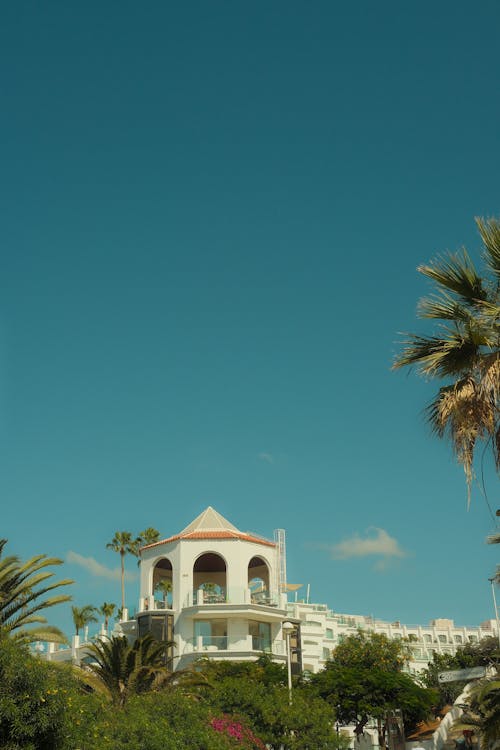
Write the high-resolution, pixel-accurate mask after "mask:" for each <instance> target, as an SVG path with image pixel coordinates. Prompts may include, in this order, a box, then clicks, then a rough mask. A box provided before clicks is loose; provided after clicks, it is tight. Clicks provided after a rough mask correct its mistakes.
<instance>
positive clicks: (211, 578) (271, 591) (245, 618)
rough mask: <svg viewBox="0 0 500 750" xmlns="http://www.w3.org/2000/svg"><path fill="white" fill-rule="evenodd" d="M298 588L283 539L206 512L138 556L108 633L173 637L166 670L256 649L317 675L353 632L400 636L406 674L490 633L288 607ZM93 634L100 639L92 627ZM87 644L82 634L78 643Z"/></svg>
mask: <svg viewBox="0 0 500 750" xmlns="http://www.w3.org/2000/svg"><path fill="white" fill-rule="evenodd" d="M297 588H299V587H294V586H290V585H289V584H287V580H286V549H285V533H284V531H283V530H282V529H278V530H276V531H275V532H274V536H273V539H272V540H271V539H265V538H264V537H261V536H258V535H256V534H253V533H246V532H242V531H240V530H239V529H237V528H236V526H234V525H233V524H232V523H231V522H230V521H228V520H227V519H226V518H224V517H223V516H221V515H220V514H219V513H217V511H216V510H214V509H213V508H211V507H208V508H207V509H206V510H204V511H203V513H201V514H200V515H199V516H198V517H197V518H195V519H194V521H192V522H191V523H190V524H189V525H188V526H186V528H185V529H184V530H183V531H181V532H179V533H178V534H174V535H173V536H170V537H168V538H167V539H163V540H162V541H159V542H156V543H154V544H150V545H147V546H145V547H143V548H142V549H141V551H140V591H139V604H138V609H137V611H136V613H135V615H134V616H133V617H132V618H130V619H129V618H128V614H127V613H126V612H125V613H124V618H123V621H122V622H120V623H118V624H117V625H116V626H115V630H114V634H125V635H127V636H128V637H129V638H131V639H132V638H136V637H138V636H142V635H144V634H146V633H152V634H153V635H154V636H155V637H157V638H159V639H163V640H168V641H173V642H174V643H175V647H174V648H173V649H172V653H171V656H172V660H173V665H174V668H175V669H183V668H184V667H186V666H187V665H188V664H189V663H191V662H192V661H194V660H195V659H196V658H198V657H200V656H203V657H207V658H210V659H229V660H249V659H257V658H258V657H259V656H260V655H261V654H262V653H263V652H265V653H268V654H269V655H270V656H271V657H272V658H273V659H274V660H276V661H278V662H283V663H286V662H287V638H288V639H289V646H290V660H291V668H292V672H294V673H300V672H302V670H307V671H309V672H312V673H314V672H318V671H319V670H320V669H322V668H323V667H324V665H325V663H326V661H327V659H329V658H330V656H331V654H332V650H333V649H334V648H335V647H336V645H337V644H338V643H340V642H341V641H342V639H343V638H345V637H346V636H348V635H350V634H352V633H356V632H357V631H358V630H360V629H361V630H365V631H373V632H376V633H384V634H385V635H387V636H388V637H389V638H409V639H410V641H411V650H412V653H413V659H412V661H411V663H410V664H409V666H408V669H409V671H410V672H412V673H415V672H418V671H421V670H422V669H424V668H425V667H426V666H427V664H428V662H429V661H430V660H431V659H432V654H433V652H434V651H438V652H439V653H455V651H456V649H457V647H459V646H461V645H464V644H465V643H474V642H477V641H479V640H481V639H483V638H485V637H487V636H496V637H497V638H498V637H499V635H498V625H497V623H496V621H495V620H488V621H487V622H484V623H482V624H481V625H480V626H479V627H473V628H470V627H457V626H455V625H454V623H453V621H452V620H447V619H437V620H433V621H432V622H431V623H430V624H429V625H428V626H422V625H402V624H401V623H400V622H392V623H389V622H384V621H382V620H376V619H374V618H372V617H368V616H364V615H350V614H339V613H337V612H334V611H332V610H331V609H329V608H328V606H327V605H326V604H310V603H309V602H307V601H303V600H302V601H300V600H298V592H297V591H295V601H292V602H289V601H288V594H289V592H290V591H293V590H295V589H297ZM100 635H101V636H105V633H104V632H103V629H101V634H100ZM86 640H87V638H85V637H84V641H86ZM84 657H85V642H84V643H82V644H80V642H79V639H78V638H77V637H74V638H73V646H72V649H71V650H70V649H65V650H61V649H59V650H55V647H54V646H53V645H52V646H50V647H49V653H48V654H47V658H49V659H51V660H61V661H62V660H67V659H73V660H75V661H78V660H81V659H82V658H84Z"/></svg>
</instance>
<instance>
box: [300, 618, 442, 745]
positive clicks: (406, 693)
mask: <svg viewBox="0 0 500 750" xmlns="http://www.w3.org/2000/svg"><path fill="white" fill-rule="evenodd" d="M408 657H409V651H408V644H407V642H405V641H403V640H390V639H389V638H387V637H386V636H385V635H382V634H379V633H364V632H362V631H360V632H358V633H356V634H355V635H351V636H348V637H347V638H346V639H345V640H344V641H343V642H342V643H340V644H339V645H338V646H337V648H336V649H335V650H334V652H333V657H332V659H330V660H329V661H328V662H327V664H326V667H325V669H323V670H322V671H321V672H319V673H318V674H315V675H313V676H312V678H311V689H312V690H313V691H314V692H315V693H316V694H317V695H318V696H320V697H321V698H323V699H324V700H326V701H328V702H329V703H330V704H331V705H332V706H336V707H337V718H338V720H339V721H340V723H341V724H349V723H353V724H355V733H356V734H357V735H358V736H359V735H360V734H362V732H363V730H364V728H365V727H366V725H367V723H368V720H369V719H370V718H374V719H376V721H377V727H378V734H379V745H380V746H381V747H385V735H386V731H387V727H386V719H387V714H388V712H391V711H394V710H395V709H401V710H402V712H403V717H404V721H405V726H406V728H407V729H408V728H410V727H412V726H414V725H416V724H417V723H418V722H419V721H421V720H423V719H425V718H426V717H427V716H428V715H429V713H430V711H431V708H432V706H433V704H434V703H435V701H436V695H435V693H434V691H432V690H429V689H426V688H422V687H420V686H419V685H417V683H416V682H415V681H414V680H413V679H412V678H411V677H410V676H409V675H408V674H406V673H404V672H402V668H403V666H404V665H405V663H406V662H407V660H408Z"/></svg>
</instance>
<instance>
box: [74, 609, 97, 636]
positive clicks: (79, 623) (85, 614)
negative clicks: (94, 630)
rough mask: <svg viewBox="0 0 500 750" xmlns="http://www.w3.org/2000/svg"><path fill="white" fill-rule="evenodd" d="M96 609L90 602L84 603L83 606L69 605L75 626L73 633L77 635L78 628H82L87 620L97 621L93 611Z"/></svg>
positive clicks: (87, 622)
mask: <svg viewBox="0 0 500 750" xmlns="http://www.w3.org/2000/svg"><path fill="white" fill-rule="evenodd" d="M96 612H97V609H96V608H95V607H93V606H92V605H91V604H85V605H84V606H83V607H75V606H73V607H71V615H72V617H73V624H74V626H75V634H76V635H79V633H80V628H84V627H85V626H86V625H88V624H89V622H97V617H96V616H95V613H96Z"/></svg>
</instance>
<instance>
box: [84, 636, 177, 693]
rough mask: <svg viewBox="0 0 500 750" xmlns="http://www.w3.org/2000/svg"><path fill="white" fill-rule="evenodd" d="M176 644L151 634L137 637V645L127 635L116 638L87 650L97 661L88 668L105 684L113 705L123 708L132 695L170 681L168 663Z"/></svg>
mask: <svg viewBox="0 0 500 750" xmlns="http://www.w3.org/2000/svg"><path fill="white" fill-rule="evenodd" d="M172 645H173V644H171V643H168V642H160V641H156V640H155V639H154V638H153V637H152V636H151V635H149V634H148V635H145V636H144V637H143V638H137V640H136V641H135V642H134V644H133V645H130V644H129V642H128V639H127V638H126V637H125V636H119V637H116V636H113V637H111V638H110V639H107V640H105V641H96V642H95V643H92V644H90V645H89V646H88V647H87V651H88V654H89V655H90V656H91V657H92V659H93V660H94V661H93V662H91V663H89V664H88V669H89V670H90V671H91V672H92V673H93V674H95V675H96V676H97V677H98V678H99V680H100V681H101V682H102V684H103V685H104V687H105V688H106V690H107V693H108V695H109V697H110V698H111V700H112V702H113V703H114V704H115V705H117V706H120V707H123V706H124V705H125V703H126V701H127V699H128V698H129V696H130V695H133V694H139V693H144V692H147V691H148V690H153V689H156V688H158V687H160V686H161V685H163V684H165V683H166V682H167V680H168V679H169V678H170V676H171V669H170V665H168V664H167V663H166V652H167V649H168V648H169V647H170V646H172Z"/></svg>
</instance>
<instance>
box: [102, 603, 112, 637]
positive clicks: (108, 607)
mask: <svg viewBox="0 0 500 750" xmlns="http://www.w3.org/2000/svg"><path fill="white" fill-rule="evenodd" d="M115 609H116V604H111V603H108V602H104V604H103V605H102V606H101V607H100V608H99V612H100V613H101V615H104V627H105V629H106V631H107V630H108V625H109V618H110V617H113V615H114V613H115Z"/></svg>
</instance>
